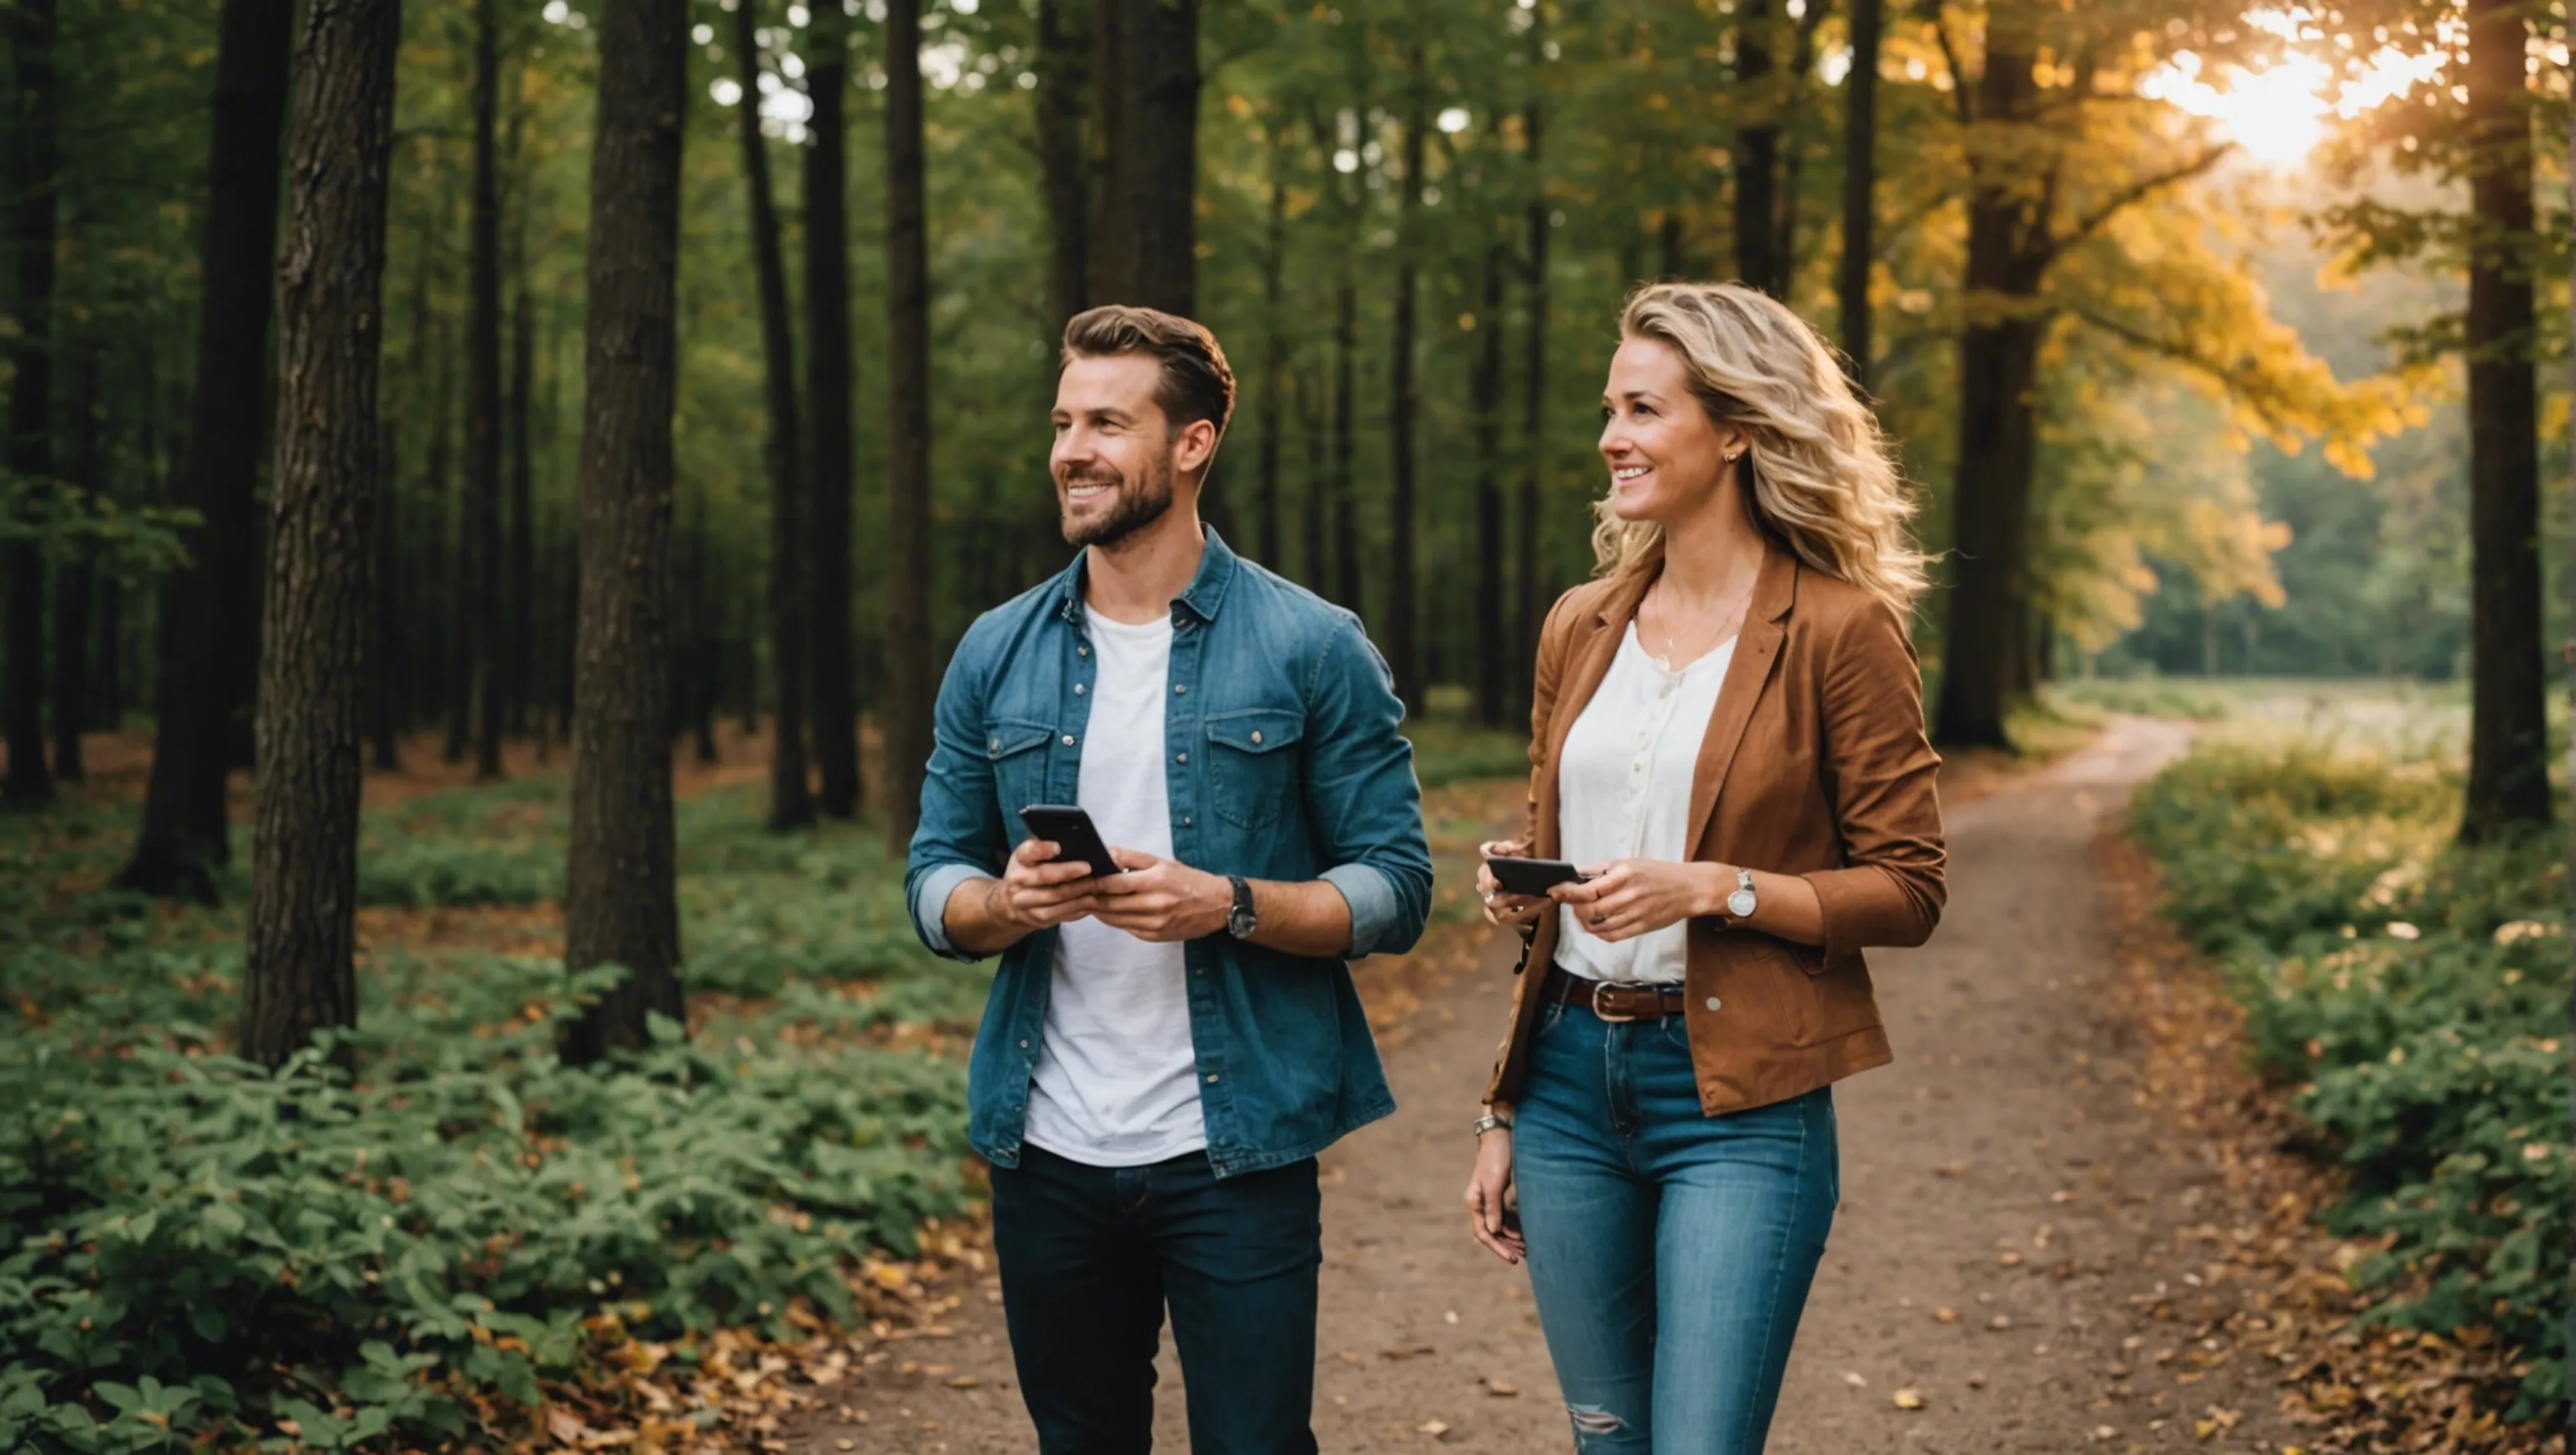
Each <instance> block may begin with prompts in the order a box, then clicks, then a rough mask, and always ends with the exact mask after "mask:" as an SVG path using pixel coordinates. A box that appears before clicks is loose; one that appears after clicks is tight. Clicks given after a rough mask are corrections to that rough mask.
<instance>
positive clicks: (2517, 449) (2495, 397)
mask: <svg viewBox="0 0 2576 1455" xmlns="http://www.w3.org/2000/svg"><path fill="white" fill-rule="evenodd" d="M2526 8H2527V7H2525V6H2524V5H2523V4H2521V3H2520V0H2470V3H2469V7H2468V41H2469V63H2468V74H2467V76H2466V78H2465V79H2466V82H2467V92H2468V94H2467V97H2466V104H2467V108H2468V112H2467V118H2466V120H2467V137H2466V140H2467V143H2468V146H2467V151H2466V157H2467V160H2468V165H2469V169H2470V170H2469V209H2470V212H2471V214H2472V216H2473V219H2474V221H2473V230H2472V239H2473V241H2472V243H2471V246H2470V251H2469V307H2468V315H2467V319H2466V323H2467V328H2466V331H2465V333H2464V335H2463V339H2462V342H2463V343H2464V345H2465V346H2466V348H2467V351H2468V383H2469V401H2468V404H2469V539H2470V548H2471V569H2470V572H2469V576H2470V581H2471V586H2470V592H2469V602H2470V627H2469V677H2470V689H2469V782H2468V801H2467V804H2466V811H2465V812H2464V813H2463V815H2462V816H2461V820H2460V837H2461V838H2462V839H2463V840H2464V841H2467V842H2471V843H2475V842H2480V841H2483V840H2487V839H2493V838H2496V837H2499V836H2501V835H2504V834H2508V833H2512V832H2516V831H2519V830H2521V829H2524V828H2531V827H2541V826H2545V825H2547V824H2548V822H2549V820H2550V790H2549V726H2548V722H2549V719H2548V695H2547V694H2548V689H2547V687H2546V685H2545V683H2546V671H2545V669H2544V667H2543V664H2542V657H2541V645H2540V400H2539V391H2538V389H2537V387H2536V381H2535V379H2534V377H2533V363H2532V357H2531V342H2532V339H2533V337H2534V333H2533V330H2534V329H2535V328H2536V327H2537V324H2538V318H2537V315H2536V313H2535V311H2534V306H2533V297H2532V263H2531V260H2530V252H2529V249H2530V245H2531V239H2532V237H2533V234H2534V231H2535V228H2534V220H2533V208H2532V193H2531V189H2532V176H2533V161H2534V157H2535V153H2534V150H2533V147H2532V136H2531V97H2530V88H2529V83H2528V80H2527V78H2526V73H2525V69H2524V66H2525V60H2524V47H2525V35H2526V27H2525V24H2524V19H2523V17H2524V13H2525V10H2526Z"/></svg>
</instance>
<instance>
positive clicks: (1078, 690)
mask: <svg viewBox="0 0 2576 1455" xmlns="http://www.w3.org/2000/svg"><path fill="white" fill-rule="evenodd" d="M1082 693H1083V686H1082V684H1081V683H1079V682H1076V683H1075V684H1073V695H1074V696H1076V697H1080V696H1081V695H1082Z"/></svg>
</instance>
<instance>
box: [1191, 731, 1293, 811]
mask: <svg viewBox="0 0 2576 1455" xmlns="http://www.w3.org/2000/svg"><path fill="white" fill-rule="evenodd" d="M1206 732H1207V742H1208V761H1207V770H1208V795H1209V800H1210V807H1211V808H1213V809H1214V810H1215V812H1216V816H1217V817H1219V818H1221V819H1224V820H1225V821H1226V822H1227V823H1230V824H1233V825H1234V826H1236V827H1237V828H1246V829H1266V828H1268V827H1270V826H1271V825H1272V824H1274V823H1277V822H1278V821H1279V813H1280V810H1281V809H1282V808H1283V807H1285V806H1286V805H1287V803H1288V801H1289V800H1290V799H1291V798H1293V797H1295V796H1296V793H1297V762H1298V758H1299V756H1300V755H1299V754H1297V753H1294V752H1291V751H1290V749H1292V748H1294V747H1296V745H1297V744H1298V742H1299V741H1300V740H1301V739H1303V738H1304V737H1305V736H1306V718H1305V715H1304V714H1303V713H1298V712H1291V711H1282V710H1280V709H1277V708H1253V709H1251V710H1249V711H1245V712H1229V713H1223V714H1220V715H1218V716H1216V717H1211V718H1209V719H1207V725H1206Z"/></svg>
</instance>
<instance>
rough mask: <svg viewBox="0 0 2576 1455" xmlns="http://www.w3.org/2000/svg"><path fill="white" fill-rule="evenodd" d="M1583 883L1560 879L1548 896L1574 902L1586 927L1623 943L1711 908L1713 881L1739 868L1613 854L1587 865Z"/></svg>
mask: <svg viewBox="0 0 2576 1455" xmlns="http://www.w3.org/2000/svg"><path fill="white" fill-rule="evenodd" d="M1583 872H1584V873H1585V874H1586V875H1588V876H1590V877H1589V878H1587V879H1585V880H1584V882H1582V883H1581V884H1559V885H1557V886H1555V887H1554V888H1551V889H1550V890H1548V896H1549V897H1550V898H1552V899H1554V900H1556V901H1558V902H1559V903H1561V904H1565V905H1568V906H1570V907H1572V909H1573V910H1574V912H1575V917H1576V918H1577V919H1578V920H1579V921H1580V922H1581V923H1582V925H1583V927H1584V928H1585V929H1587V930H1590V931H1591V932H1592V933H1593V934H1594V935H1596V936H1599V937H1600V938H1601V939H1604V940H1608V941H1610V942H1612V943H1614V944H1615V943H1617V942H1618V941H1620V940H1628V939H1634V938H1636V937H1637V936H1639V935H1650V934H1653V933H1654V932H1655V931H1657V930H1660V929H1662V928H1664V927H1665V926H1667V925H1675V924H1679V923H1681V922H1682V921H1683V920H1686V919H1689V918H1690V917H1691V916H1692V915H1695V914H1707V913H1709V912H1710V900H1709V898H1708V895H1709V890H1710V886H1711V885H1712V884H1714V883H1716V882H1718V877H1719V876H1723V877H1724V879H1725V880H1726V881H1727V882H1730V883H1731V882H1733V880H1734V877H1735V871H1734V870H1732V869H1728V868H1725V867H1724V866H1722V865H1715V864H1676V863H1673V862H1671V861H1670V860H1667V859H1613V860H1611V861H1610V862H1608V863H1606V864H1593V865H1588V866H1584V869H1583Z"/></svg>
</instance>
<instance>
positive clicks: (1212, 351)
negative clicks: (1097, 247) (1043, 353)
mask: <svg viewBox="0 0 2576 1455" xmlns="http://www.w3.org/2000/svg"><path fill="white" fill-rule="evenodd" d="M1118 354H1146V355H1149V356H1151V357H1152V358H1153V359H1154V360H1155V362H1157V363H1159V364H1160V365H1162V370H1163V376H1162V379H1161V380H1160V381H1159V382H1158V383H1157V384H1156V385H1155V386H1154V402H1155V403H1156V404H1158V405H1160V406H1162V410H1163V417H1164V419H1165V420H1167V421H1168V422H1169V423H1170V425H1171V427H1172V429H1173V430H1174V431H1175V432H1177V431H1178V430H1179V429H1180V427H1181V426H1182V425H1185V424H1188V423H1189V422H1191V421H1192V420H1198V419H1204V420H1207V421H1209V422H1210V423H1212V424H1214V425H1215V426H1216V432H1217V437H1218V438H1219V439H1222V438H1224V437H1225V426H1226V421H1228V420H1230V419H1232V418H1233V417H1234V370H1233V369H1232V368H1230V367H1228V366H1227V364H1226V362H1225V350H1223V349H1221V348H1219V347H1217V342H1216V335H1215V334H1212V333H1210V332H1208V331H1207V329H1206V327H1205V326H1203V325H1201V324H1199V323H1196V322H1194V321H1192V320H1190V319H1186V318H1183V317H1181V316H1180V315H1178V314H1173V313H1165V312H1163V311H1162V310H1161V309H1159V308H1132V307H1129V306H1128V305H1126V304H1123V303H1111V304H1105V305H1103V306H1101V307H1099V308H1092V309H1086V310H1084V311H1083V312H1081V313H1077V314H1075V315H1074V316H1073V318H1072V320H1071V321H1070V322H1068V323H1066V324H1065V326H1064V355H1063V358H1062V360H1061V362H1060V364H1059V367H1061V365H1062V364H1070V363H1072V362H1073V361H1074V360H1075V359H1098V358H1110V357H1114V356H1116V355H1118Z"/></svg>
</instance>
